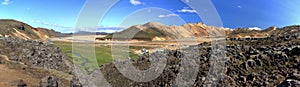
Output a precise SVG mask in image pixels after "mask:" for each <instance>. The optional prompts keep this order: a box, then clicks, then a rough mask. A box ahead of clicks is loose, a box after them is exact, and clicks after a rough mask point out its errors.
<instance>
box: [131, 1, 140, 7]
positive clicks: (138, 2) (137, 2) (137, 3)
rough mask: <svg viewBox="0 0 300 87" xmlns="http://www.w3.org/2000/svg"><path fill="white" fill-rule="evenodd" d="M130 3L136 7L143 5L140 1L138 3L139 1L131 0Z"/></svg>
mask: <svg viewBox="0 0 300 87" xmlns="http://www.w3.org/2000/svg"><path fill="white" fill-rule="evenodd" d="M130 3H131V4H132V5H135V6H137V5H141V4H142V2H140V1H138V0H130Z"/></svg>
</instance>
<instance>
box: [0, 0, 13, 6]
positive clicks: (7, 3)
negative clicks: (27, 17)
mask: <svg viewBox="0 0 300 87" xmlns="http://www.w3.org/2000/svg"><path fill="white" fill-rule="evenodd" d="M1 4H2V5H9V4H11V1H10V0H4V1H3V2H2V3H1Z"/></svg>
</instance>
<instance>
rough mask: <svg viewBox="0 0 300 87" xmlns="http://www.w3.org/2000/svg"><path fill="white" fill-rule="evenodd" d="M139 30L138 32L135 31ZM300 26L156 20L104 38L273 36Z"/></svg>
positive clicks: (286, 32)
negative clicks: (223, 25)
mask: <svg viewBox="0 0 300 87" xmlns="http://www.w3.org/2000/svg"><path fill="white" fill-rule="evenodd" d="M137 31H139V32H137ZM299 32H300V26H299V25H293V26H287V27H283V28H277V27H270V28H267V29H264V30H254V29H250V28H237V29H232V30H231V29H227V28H220V27H214V26H207V25H205V24H203V23H196V24H192V23H188V24H184V25H182V26H175V25H172V26H168V25H163V24H160V23H157V22H149V23H146V24H144V25H135V26H132V27H129V28H128V29H125V30H123V31H121V32H117V33H114V34H111V35H108V36H107V37H105V38H104V39H112V38H113V35H114V39H123V40H124V39H128V38H129V36H128V35H133V34H135V35H134V36H133V37H132V39H134V40H146V41H164V40H175V39H178V38H191V37H197V38H199V37H200V38H201V37H218V36H222V37H225V36H226V37H227V38H264V37H271V36H272V37H273V36H275V37H276V36H284V35H288V34H289V35H295V34H298V35H300V33H299Z"/></svg>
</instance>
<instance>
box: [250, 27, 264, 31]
mask: <svg viewBox="0 0 300 87" xmlns="http://www.w3.org/2000/svg"><path fill="white" fill-rule="evenodd" d="M249 30H262V29H261V28H259V27H252V28H249Z"/></svg>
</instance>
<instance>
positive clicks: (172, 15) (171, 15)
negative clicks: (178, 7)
mask: <svg viewBox="0 0 300 87" xmlns="http://www.w3.org/2000/svg"><path fill="white" fill-rule="evenodd" d="M178 16H179V15H178V14H167V15H159V16H158V17H159V18H165V17H178Z"/></svg>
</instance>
